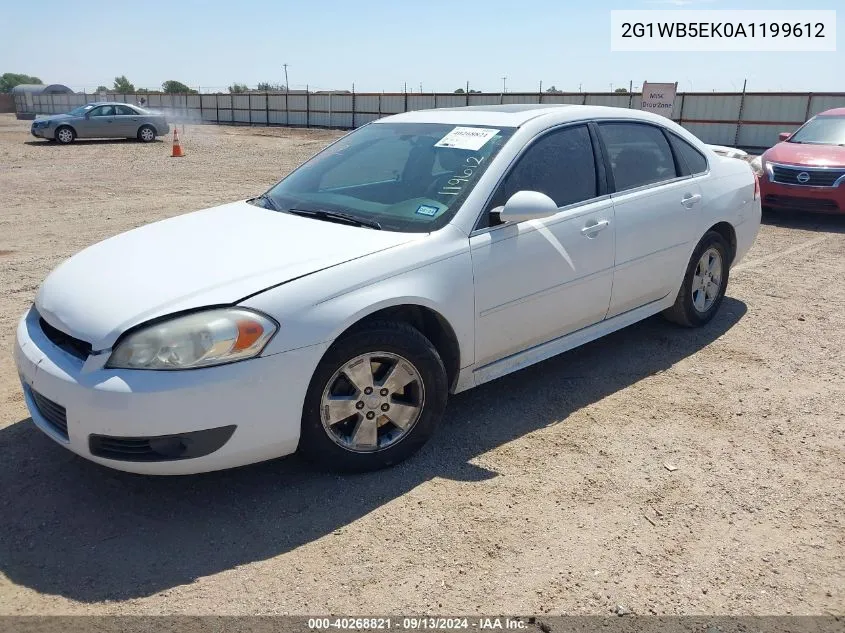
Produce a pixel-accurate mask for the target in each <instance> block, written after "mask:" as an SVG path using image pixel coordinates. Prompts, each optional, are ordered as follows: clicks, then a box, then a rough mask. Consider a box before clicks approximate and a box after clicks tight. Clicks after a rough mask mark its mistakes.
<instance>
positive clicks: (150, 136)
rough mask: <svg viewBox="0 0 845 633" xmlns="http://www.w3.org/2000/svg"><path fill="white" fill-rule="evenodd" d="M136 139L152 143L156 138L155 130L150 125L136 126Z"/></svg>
mask: <svg viewBox="0 0 845 633" xmlns="http://www.w3.org/2000/svg"><path fill="white" fill-rule="evenodd" d="M138 140H139V141H141V142H142V143H152V142H153V141H154V140H156V130H155V128H154V127H153V126H152V125H142V126H141V127H139V128H138Z"/></svg>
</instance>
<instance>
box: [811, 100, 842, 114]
mask: <svg viewBox="0 0 845 633" xmlns="http://www.w3.org/2000/svg"><path fill="white" fill-rule="evenodd" d="M833 108H845V95H813V98H812V100H811V101H810V116H816V115H817V114H818V113H819V112H824V111H825V110H832V109H833Z"/></svg>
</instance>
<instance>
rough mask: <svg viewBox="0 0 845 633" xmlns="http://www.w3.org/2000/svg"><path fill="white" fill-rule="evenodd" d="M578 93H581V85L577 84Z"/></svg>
mask: <svg viewBox="0 0 845 633" xmlns="http://www.w3.org/2000/svg"><path fill="white" fill-rule="evenodd" d="M578 92H581V84H578Z"/></svg>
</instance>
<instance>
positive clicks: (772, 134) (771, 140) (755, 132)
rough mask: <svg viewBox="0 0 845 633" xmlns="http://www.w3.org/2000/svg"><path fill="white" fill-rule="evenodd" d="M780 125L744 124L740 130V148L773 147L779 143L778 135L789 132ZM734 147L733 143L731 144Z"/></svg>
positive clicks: (738, 141) (738, 143)
mask: <svg viewBox="0 0 845 633" xmlns="http://www.w3.org/2000/svg"><path fill="white" fill-rule="evenodd" d="M781 127H782V126H778V125H751V124H748V123H743V125H742V127H740V128H739V139H737V143H736V144H737V145H738V146H739V147H771V146H772V145H774V144H775V143H777V142H778V134H779V133H780V132H786V131H789V130H783V129H781ZM730 144H731V145H733V141H732V142H731V143H730Z"/></svg>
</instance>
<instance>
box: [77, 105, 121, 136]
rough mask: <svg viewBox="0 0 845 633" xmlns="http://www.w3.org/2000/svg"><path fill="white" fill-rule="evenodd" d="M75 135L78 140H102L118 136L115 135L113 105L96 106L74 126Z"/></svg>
mask: <svg viewBox="0 0 845 633" xmlns="http://www.w3.org/2000/svg"><path fill="white" fill-rule="evenodd" d="M76 135H77V136H78V137H80V138H102V137H114V136H118V134H116V133H115V115H114V106H113V105H101V106H97V107H96V108H94V109H93V110H91V111H90V112H89V113H88V116H87V117H86V118H85V119H83V120H82V121H80V122H79V123H77V124H76Z"/></svg>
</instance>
